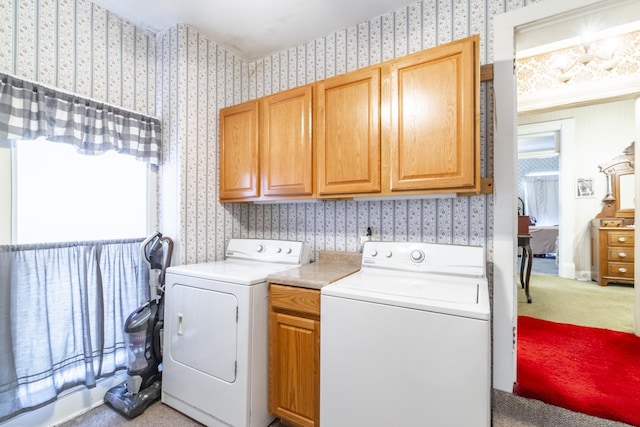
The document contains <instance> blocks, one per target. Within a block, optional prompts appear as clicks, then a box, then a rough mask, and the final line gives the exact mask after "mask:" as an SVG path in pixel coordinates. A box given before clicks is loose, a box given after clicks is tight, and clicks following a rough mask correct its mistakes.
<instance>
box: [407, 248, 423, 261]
mask: <svg viewBox="0 0 640 427" xmlns="http://www.w3.org/2000/svg"><path fill="white" fill-rule="evenodd" d="M410 256H411V261H413V262H422V261H424V252H422V251H421V250H420V249H414V250H412V251H411V255H410Z"/></svg>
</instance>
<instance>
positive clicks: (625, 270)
mask: <svg viewBox="0 0 640 427" xmlns="http://www.w3.org/2000/svg"><path fill="white" fill-rule="evenodd" d="M618 271H619V272H620V273H626V272H627V269H626V268H624V267H620V268H619V269H618Z"/></svg>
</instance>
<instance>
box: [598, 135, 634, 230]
mask: <svg viewBox="0 0 640 427" xmlns="http://www.w3.org/2000/svg"><path fill="white" fill-rule="evenodd" d="M634 166H635V142H632V143H631V145H629V146H628V147H627V148H625V149H624V152H623V154H622V155H620V156H616V157H614V158H613V159H611V161H609V162H607V163H604V164H602V165H600V166H599V168H600V171H601V172H602V173H604V174H605V175H606V176H607V195H606V196H605V197H604V199H603V200H602V202H603V207H602V212H600V214H598V216H597V218H633V217H634V215H635V191H636V190H635V174H634Z"/></svg>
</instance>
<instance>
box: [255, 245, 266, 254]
mask: <svg viewBox="0 0 640 427" xmlns="http://www.w3.org/2000/svg"><path fill="white" fill-rule="evenodd" d="M263 251H264V245H263V244H262V243H258V246H256V252H258V253H259V252H263Z"/></svg>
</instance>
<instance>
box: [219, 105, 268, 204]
mask: <svg viewBox="0 0 640 427" xmlns="http://www.w3.org/2000/svg"><path fill="white" fill-rule="evenodd" d="M258 155H259V152H258V102H257V101H250V102H245V103H242V104H238V105H234V106H233V107H228V108H224V109H221V110H220V200H222V201H225V200H234V199H244V198H251V197H257V196H259V191H260V189H259V184H258V171H259V169H258V167H259V164H258Z"/></svg>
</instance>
